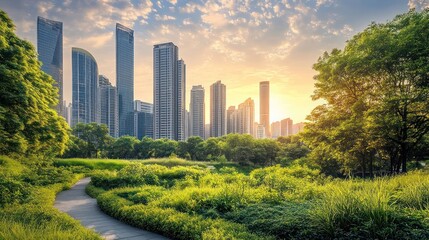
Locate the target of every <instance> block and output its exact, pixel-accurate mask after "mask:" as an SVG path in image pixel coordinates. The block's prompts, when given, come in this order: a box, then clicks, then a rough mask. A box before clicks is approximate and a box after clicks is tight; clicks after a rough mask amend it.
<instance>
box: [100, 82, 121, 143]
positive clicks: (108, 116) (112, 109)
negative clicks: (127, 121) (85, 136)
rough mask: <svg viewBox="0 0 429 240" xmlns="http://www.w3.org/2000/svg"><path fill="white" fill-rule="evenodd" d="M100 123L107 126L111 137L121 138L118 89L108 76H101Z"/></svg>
mask: <svg viewBox="0 0 429 240" xmlns="http://www.w3.org/2000/svg"><path fill="white" fill-rule="evenodd" d="M99 86H100V88H99V98H100V123H101V124H106V125H107V128H108V129H109V134H110V136H112V137H114V138H117V137H118V136H119V116H118V89H117V88H116V87H114V86H112V84H111V83H110V81H109V79H108V78H107V77H106V76H103V75H100V76H99Z"/></svg>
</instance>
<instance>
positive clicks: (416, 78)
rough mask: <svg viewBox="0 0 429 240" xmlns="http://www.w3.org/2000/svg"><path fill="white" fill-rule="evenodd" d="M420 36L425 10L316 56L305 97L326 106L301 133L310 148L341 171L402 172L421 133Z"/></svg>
mask: <svg viewBox="0 0 429 240" xmlns="http://www.w3.org/2000/svg"><path fill="white" fill-rule="evenodd" d="M428 42H429V10H425V11H422V12H415V11H414V10H412V11H410V12H408V13H406V14H403V15H399V16H397V17H396V18H395V19H394V20H393V21H390V22H388V23H386V24H375V23H373V24H371V25H370V26H369V27H368V28H367V29H365V30H364V31H363V32H361V33H359V34H357V35H356V36H354V37H353V38H352V39H351V40H350V41H348V42H347V44H346V47H345V48H344V50H338V49H334V50H332V52H331V53H330V54H328V53H325V54H324V55H323V56H322V57H321V58H319V60H318V62H317V63H316V64H314V67H313V68H314V69H315V70H316V71H317V72H318V74H317V75H316V76H315V77H314V79H315V81H316V83H315V87H316V90H315V93H314V95H313V98H314V99H323V100H325V101H326V104H324V105H322V106H319V107H317V108H316V109H314V110H313V112H312V113H311V115H310V116H309V118H308V120H310V123H309V124H308V125H307V126H306V132H305V133H304V139H305V142H306V143H307V144H308V145H309V146H310V147H311V148H312V149H313V150H315V151H314V153H318V154H317V155H318V156H319V157H323V158H324V159H325V160H326V161H329V162H331V163H332V162H333V161H336V162H337V163H338V166H340V168H341V171H342V172H343V173H349V174H350V173H353V172H355V173H356V172H360V173H361V174H362V175H365V173H366V172H369V173H370V174H371V175H372V174H373V168H374V167H376V168H377V169H379V170H380V169H381V170H383V169H386V165H389V166H390V171H391V172H393V171H395V172H401V171H402V172H406V171H407V162H409V161H410V160H416V156H417V154H416V150H417V147H421V144H422V143H424V140H425V136H426V135H427V134H428V132H429V114H428V113H429V101H428V99H429V98H428V97H429V47H428ZM426 146H427V145H426ZM387 163H389V164H387ZM335 165H336V164H328V165H327V166H335Z"/></svg>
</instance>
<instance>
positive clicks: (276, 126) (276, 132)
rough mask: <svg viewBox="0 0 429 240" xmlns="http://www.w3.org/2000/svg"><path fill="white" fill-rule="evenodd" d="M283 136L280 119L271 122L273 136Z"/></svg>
mask: <svg viewBox="0 0 429 240" xmlns="http://www.w3.org/2000/svg"><path fill="white" fill-rule="evenodd" d="M280 136H281V125H280V121H277V122H273V123H271V137H272V138H278V137H280Z"/></svg>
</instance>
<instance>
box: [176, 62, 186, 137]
mask: <svg viewBox="0 0 429 240" xmlns="http://www.w3.org/2000/svg"><path fill="white" fill-rule="evenodd" d="M175 87H176V90H175V91H174V92H175V94H176V97H175V98H176V99H177V100H176V101H174V104H173V106H174V108H173V110H175V111H176V112H175V114H174V115H175V119H176V120H175V121H174V129H177V130H176V131H175V132H176V133H175V134H176V136H175V138H174V139H176V140H178V141H184V140H185V135H186V134H185V124H186V113H185V112H186V101H185V100H186V98H185V96H186V64H185V61H183V59H180V60H179V61H177V80H176V83H175Z"/></svg>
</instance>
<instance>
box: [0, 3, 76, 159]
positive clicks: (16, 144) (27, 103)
mask: <svg viewBox="0 0 429 240" xmlns="http://www.w3.org/2000/svg"><path fill="white" fill-rule="evenodd" d="M14 30H15V27H14V25H13V23H12V21H11V20H10V18H9V17H8V16H7V14H6V13H5V12H4V11H2V10H0V154H13V153H18V154H26V155H31V154H38V155H49V156H52V155H57V154H59V153H60V154H61V153H62V152H63V151H64V149H65V147H66V143H67V141H68V138H69V135H68V131H69V128H68V125H67V123H66V122H65V120H64V119H63V118H62V117H60V116H58V114H57V112H56V111H55V109H54V106H56V104H57V103H58V89H57V88H56V87H54V86H53V84H54V80H53V79H52V78H51V77H50V76H49V75H47V74H45V73H44V72H43V71H42V70H41V69H40V66H41V63H40V62H39V61H38V60H37V53H36V51H35V50H34V47H33V46H32V45H31V44H30V43H29V42H27V41H25V40H22V39H20V38H19V37H17V36H16V34H15V33H14Z"/></svg>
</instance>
